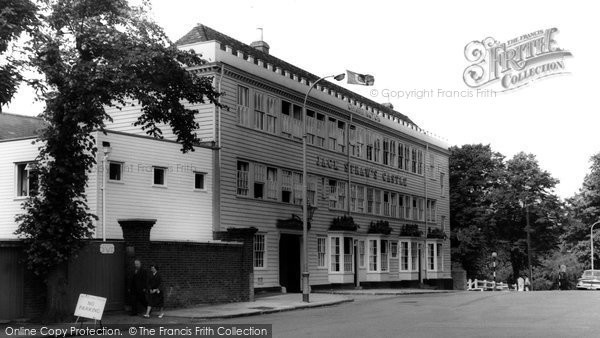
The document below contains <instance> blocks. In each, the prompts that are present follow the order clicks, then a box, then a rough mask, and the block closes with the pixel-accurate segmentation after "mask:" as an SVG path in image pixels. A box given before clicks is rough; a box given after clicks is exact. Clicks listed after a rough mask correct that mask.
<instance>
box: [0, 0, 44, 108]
mask: <svg viewBox="0 0 600 338" xmlns="http://www.w3.org/2000/svg"><path fill="white" fill-rule="evenodd" d="M36 11H37V6H36V5H35V4H34V3H33V2H31V1H29V0H3V1H2V2H1V5H0V56H3V57H5V58H6V60H5V61H4V62H2V63H0V112H2V106H3V105H5V104H7V103H9V102H10V101H11V99H12V97H13V96H14V94H15V93H16V91H17V88H18V87H19V84H20V83H21V81H22V80H23V77H22V75H21V71H22V69H21V68H22V66H23V60H22V59H20V58H19V57H18V56H19V55H17V54H18V53H14V54H15V55H13V53H7V51H8V49H9V48H11V47H15V48H16V46H14V45H13V44H14V42H15V41H16V40H17V39H18V38H19V37H20V36H21V34H22V33H23V32H31V31H32V30H33V28H34V27H35V26H36V25H37V24H38V20H37V17H36ZM11 49H12V48H11Z"/></svg>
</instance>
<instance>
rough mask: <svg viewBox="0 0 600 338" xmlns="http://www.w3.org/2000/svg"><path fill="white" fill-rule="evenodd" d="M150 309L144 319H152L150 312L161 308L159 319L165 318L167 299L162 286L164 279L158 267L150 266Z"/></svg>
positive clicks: (148, 308)
mask: <svg viewBox="0 0 600 338" xmlns="http://www.w3.org/2000/svg"><path fill="white" fill-rule="evenodd" d="M147 295H148V307H147V309H146V314H145V315H144V317H146V318H150V311H152V308H160V314H159V315H158V318H162V317H163V316H164V306H165V297H164V289H163V285H162V278H161V276H160V274H159V273H158V267H157V266H156V265H151V266H150V277H149V278H148V293H147Z"/></svg>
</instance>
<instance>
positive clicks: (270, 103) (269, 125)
mask: <svg viewBox="0 0 600 338" xmlns="http://www.w3.org/2000/svg"><path fill="white" fill-rule="evenodd" d="M277 103H278V102H277V99H276V98H273V97H270V96H269V97H267V121H266V131H267V132H268V133H271V134H275V131H276V130H275V128H276V125H277V106H278V104H277Z"/></svg>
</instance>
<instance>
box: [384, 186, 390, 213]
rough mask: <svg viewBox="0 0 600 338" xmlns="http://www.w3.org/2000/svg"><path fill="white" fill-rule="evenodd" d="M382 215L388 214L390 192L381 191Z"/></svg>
mask: <svg viewBox="0 0 600 338" xmlns="http://www.w3.org/2000/svg"><path fill="white" fill-rule="evenodd" d="M383 216H388V217H389V216H390V193H389V192H388V191H384V192H383Z"/></svg>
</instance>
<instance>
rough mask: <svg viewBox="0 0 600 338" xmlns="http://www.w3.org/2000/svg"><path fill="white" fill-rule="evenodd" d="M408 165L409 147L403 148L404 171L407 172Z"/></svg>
mask: <svg viewBox="0 0 600 338" xmlns="http://www.w3.org/2000/svg"><path fill="white" fill-rule="evenodd" d="M409 164H410V147H409V146H404V170H406V171H408V170H409Z"/></svg>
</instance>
